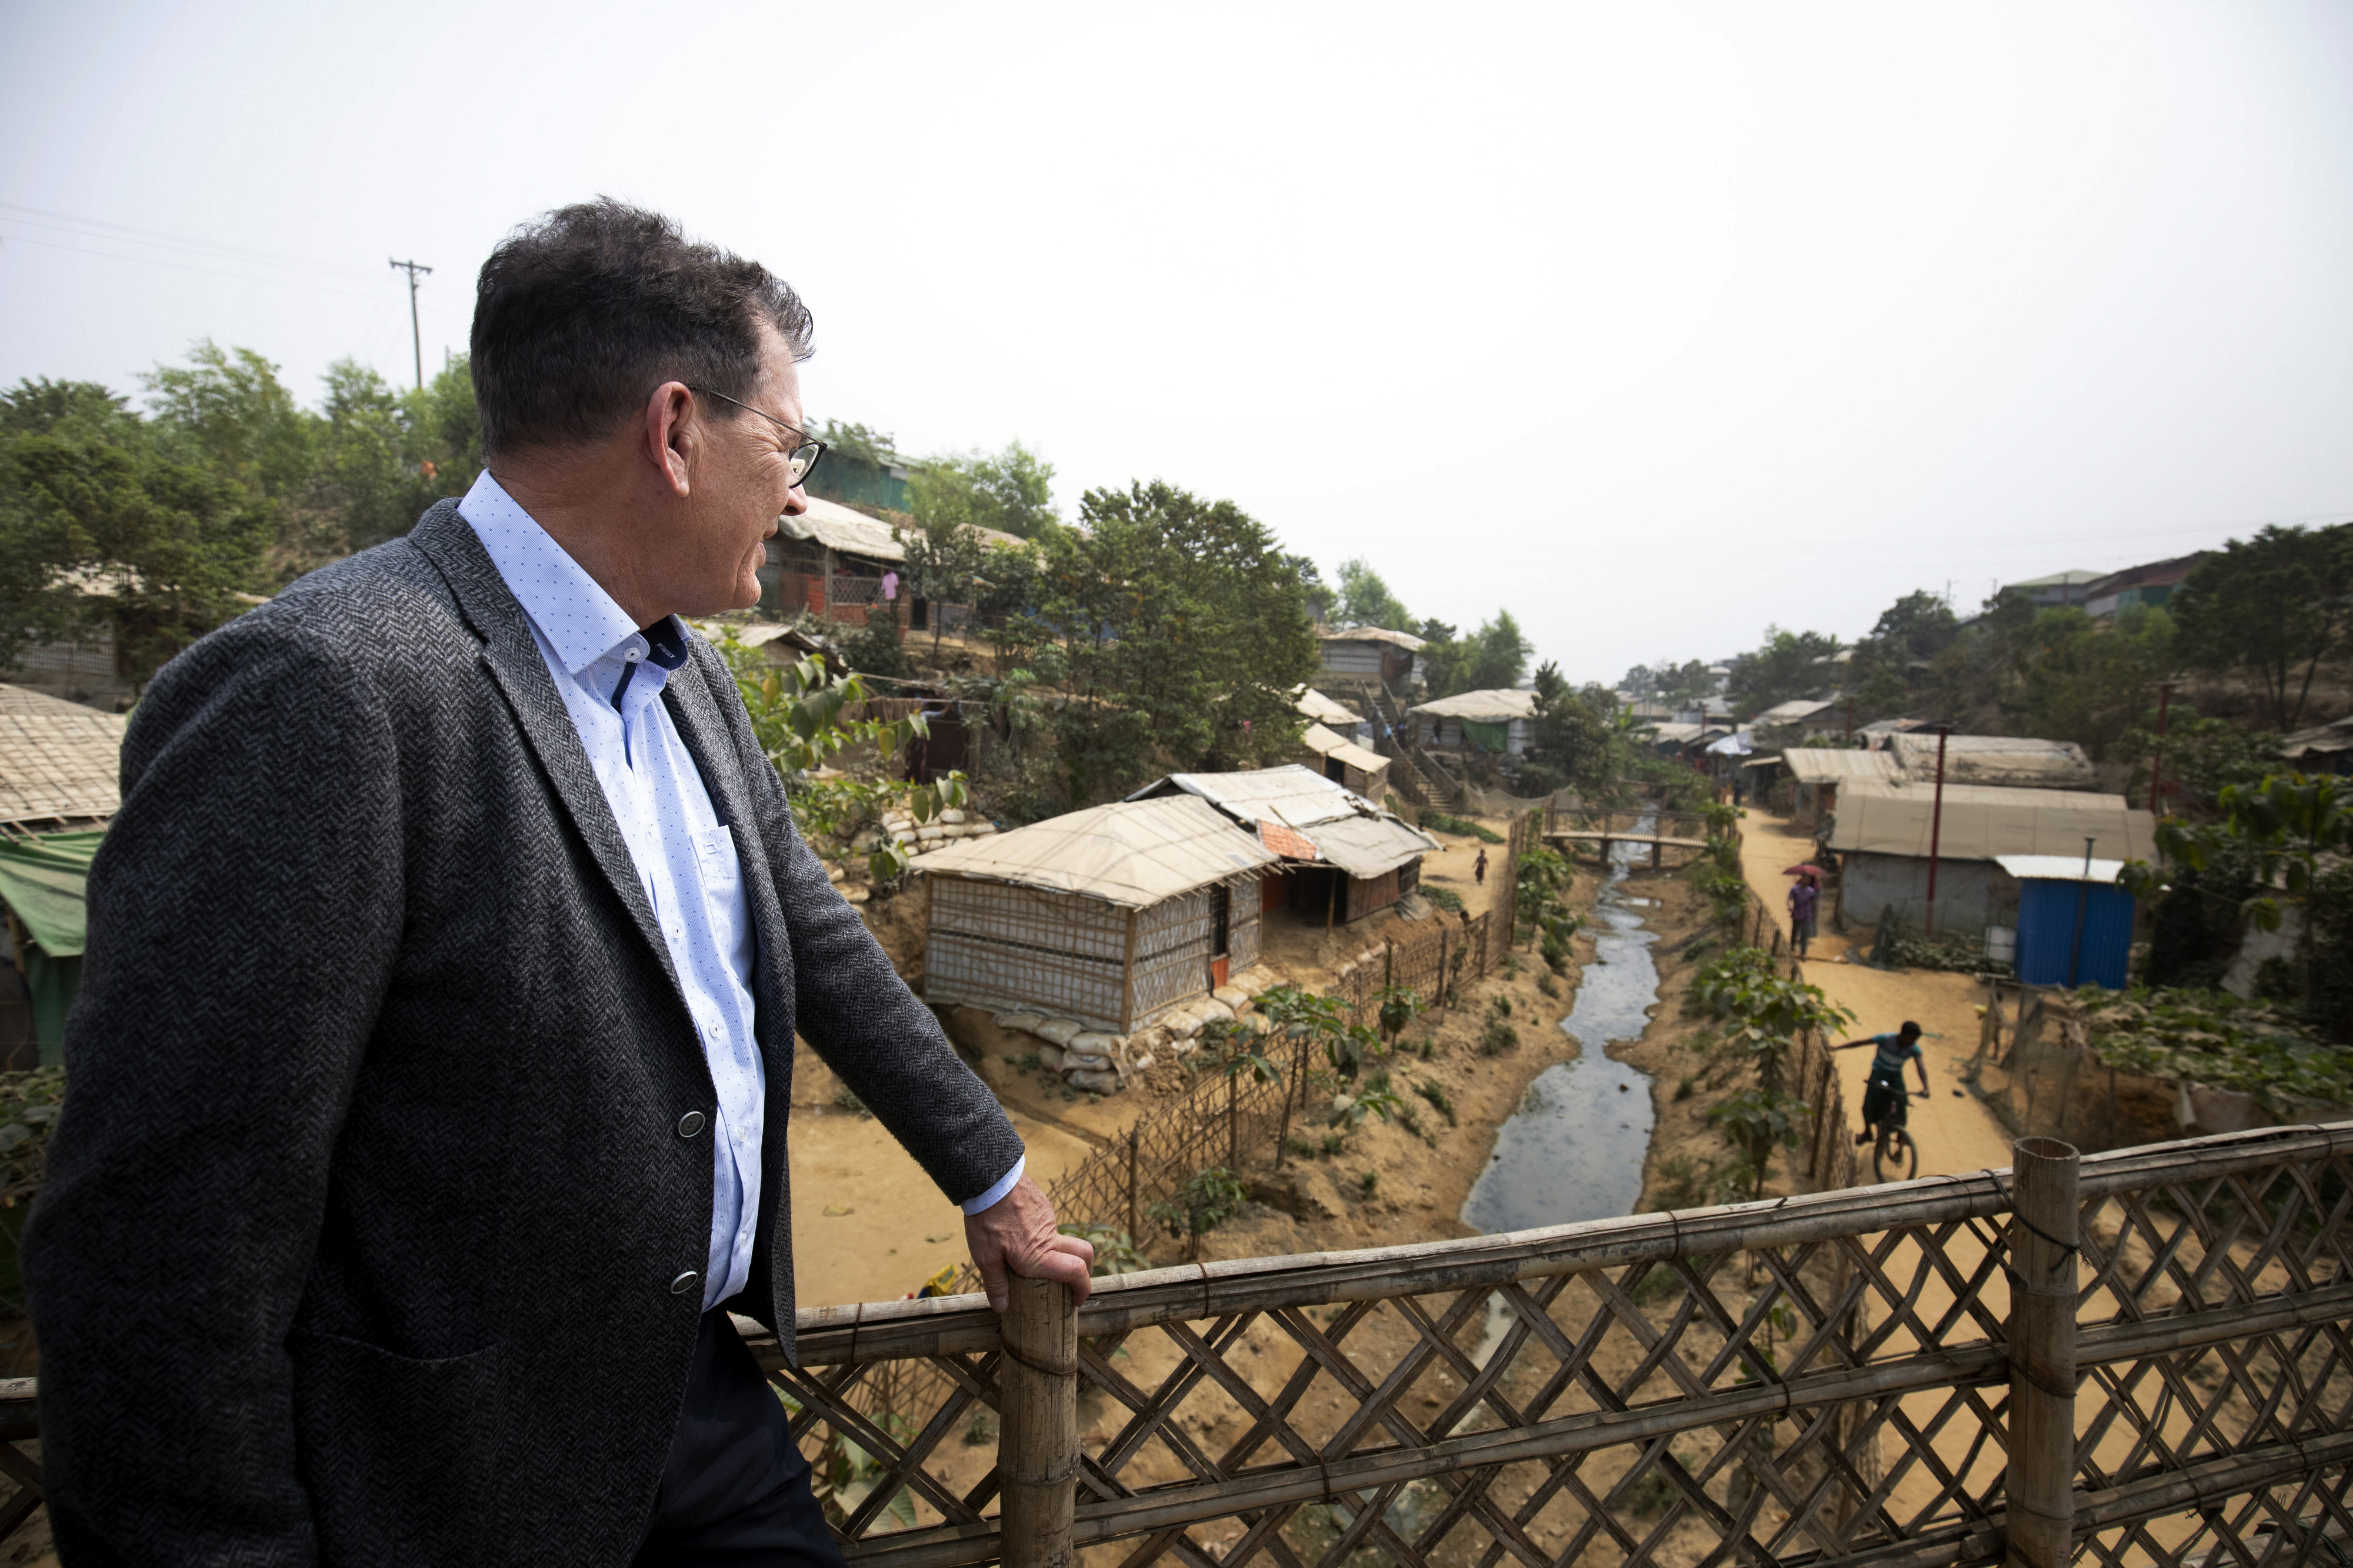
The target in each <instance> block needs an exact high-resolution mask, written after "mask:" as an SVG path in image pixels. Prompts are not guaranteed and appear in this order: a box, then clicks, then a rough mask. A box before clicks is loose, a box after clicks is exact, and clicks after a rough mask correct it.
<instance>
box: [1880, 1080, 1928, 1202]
mask: <svg viewBox="0 0 2353 1568" xmlns="http://www.w3.org/2000/svg"><path fill="white" fill-rule="evenodd" d="M1927 1098H1928V1095H1927V1091H1926V1090H1925V1089H1914V1090H1911V1091H1909V1092H1907V1093H1906V1094H1905V1096H1904V1098H1902V1099H1901V1100H1897V1101H1896V1102H1895V1108H1894V1115H1892V1116H1889V1117H1885V1118H1883V1119H1882V1120H1881V1121H1880V1123H1879V1136H1878V1138H1877V1139H1876V1140H1874V1141H1873V1143H1872V1145H1871V1173H1872V1174H1873V1176H1875V1177H1877V1178H1878V1179H1879V1180H1880V1181H1882V1182H1908V1181H1910V1180H1911V1179H1912V1176H1913V1173H1915V1172H1916V1171H1918V1170H1919V1168H1920V1145H1919V1143H1918V1142H1915V1140H1914V1138H1913V1136H1912V1134H1911V1133H1910V1132H1909V1131H1906V1130H1905V1125H1904V1124H1905V1122H1906V1121H1910V1120H1911V1110H1912V1101H1913V1100H1926V1099H1927ZM1891 1169H1892V1170H1893V1171H1894V1174H1893V1175H1890V1174H1889V1171H1890V1170H1891Z"/></svg>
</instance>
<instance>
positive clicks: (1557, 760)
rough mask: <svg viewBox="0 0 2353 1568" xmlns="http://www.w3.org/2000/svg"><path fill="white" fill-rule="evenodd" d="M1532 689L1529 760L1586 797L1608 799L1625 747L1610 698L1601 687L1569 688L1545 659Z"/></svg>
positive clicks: (1621, 768) (1624, 757)
mask: <svg viewBox="0 0 2353 1568" xmlns="http://www.w3.org/2000/svg"><path fill="white" fill-rule="evenodd" d="M1535 691H1536V712H1535V724H1534V725H1532V726H1531V729H1530V734H1529V738H1528V751H1529V755H1530V760H1531V761H1532V762H1534V763H1537V764H1538V765H1540V766H1542V767H1545V768H1547V769H1550V770H1552V771H1553V772H1555V773H1557V774H1558V775H1559V777H1560V781H1561V783H1562V784H1566V785H1567V787H1569V788H1571V789H1574V790H1575V791H1577V794H1578V795H1581V796H1582V797H1584V798H1585V799H1587V800H1588V801H1591V800H1599V799H1603V798H1605V797H1607V796H1608V795H1609V794H1610V792H1611V791H1612V790H1613V789H1615V787H1616V786H1617V783H1618V780H1619V779H1620V777H1621V776H1622V775H1623V774H1624V772H1625V763H1626V760H1627V752H1628V750H1629V747H1628V743H1627V731H1626V730H1625V729H1624V728H1623V727H1622V726H1621V725H1620V723H1619V721H1618V719H1619V708H1618V704H1617V701H1616V699H1615V698H1614V696H1613V695H1612V694H1611V693H1609V692H1607V691H1604V690H1603V689H1601V688H1600V687H1599V686H1588V687H1586V688H1585V689H1583V690H1582V691H1579V690H1576V689H1571V687H1570V686H1569V684H1568V681H1567V678H1565V677H1564V676H1563V675H1562V674H1561V673H1560V667H1559V666H1558V665H1556V664H1555V663H1553V662H1552V661H1551V660H1549V659H1547V660H1546V661H1545V662H1544V663H1543V664H1540V665H1538V666H1537V667H1536V674H1535Z"/></svg>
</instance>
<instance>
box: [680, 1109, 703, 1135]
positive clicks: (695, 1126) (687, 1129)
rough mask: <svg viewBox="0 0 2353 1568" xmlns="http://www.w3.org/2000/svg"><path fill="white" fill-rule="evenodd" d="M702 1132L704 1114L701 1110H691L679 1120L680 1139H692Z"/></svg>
mask: <svg viewBox="0 0 2353 1568" xmlns="http://www.w3.org/2000/svg"><path fill="white" fill-rule="evenodd" d="M700 1131H702V1112H701V1111H700V1110H690V1111H688V1112H687V1113H686V1114H685V1115H684V1116H681V1117H680V1118H679V1119H678V1135H679V1136H680V1137H681V1138H691V1137H693V1136H694V1135H695V1134H696V1133H698V1132H700Z"/></svg>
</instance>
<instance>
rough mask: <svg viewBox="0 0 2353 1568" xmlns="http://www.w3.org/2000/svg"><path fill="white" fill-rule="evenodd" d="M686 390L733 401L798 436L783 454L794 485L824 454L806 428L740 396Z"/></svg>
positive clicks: (705, 389)
mask: <svg viewBox="0 0 2353 1568" xmlns="http://www.w3.org/2000/svg"><path fill="white" fill-rule="evenodd" d="M687 390H688V391H689V392H691V393H695V394H697V395H701V396H703V397H715V398H717V399H719V401H720V402H722V403H733V404H734V405H735V406H736V407H738V408H740V409H742V410H744V413H746V414H756V415H758V416H760V417H761V418H763V419H765V420H766V421H767V422H768V423H769V424H771V425H774V426H776V427H777V428H778V429H780V430H789V431H791V432H792V433H793V434H794V435H796V436H797V437H800V445H799V446H797V447H792V448H791V449H790V450H788V451H787V452H786V454H785V465H786V467H787V468H791V469H792V471H793V483H794V484H796V485H798V484H801V483H804V482H805V481H807V479H808V477H809V473H810V471H811V470H812V469H814V468H816V467H817V460H818V458H822V457H824V456H825V443H824V442H822V441H819V440H816V439H814V438H812V437H810V435H809V433H808V432H807V431H806V430H802V429H799V428H797V427H796V426H790V425H787V424H786V423H785V422H784V421H783V420H781V419H779V418H777V417H776V416H775V415H773V414H771V413H769V412H768V411H767V410H766V409H765V408H754V407H753V406H752V405H750V404H748V403H745V402H744V401H743V400H741V399H740V398H733V397H730V396H728V395H726V394H725V393H723V392H713V391H712V390H711V389H710V388H709V387H707V386H691V385H690V386H689V387H688V388H687Z"/></svg>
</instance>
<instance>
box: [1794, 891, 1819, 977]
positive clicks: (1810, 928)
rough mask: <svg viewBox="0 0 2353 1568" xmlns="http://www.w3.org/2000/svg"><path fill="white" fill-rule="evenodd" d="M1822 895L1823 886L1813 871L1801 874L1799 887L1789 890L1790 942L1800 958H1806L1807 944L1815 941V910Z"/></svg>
mask: <svg viewBox="0 0 2353 1568" xmlns="http://www.w3.org/2000/svg"><path fill="white" fill-rule="evenodd" d="M1821 895H1822V890H1821V886H1820V883H1818V882H1816V881H1815V880H1814V874H1813V873H1812V872H1811V871H1806V872H1801V873H1799V877H1798V882H1797V886H1795V887H1793V888H1791V889H1789V941H1790V942H1791V944H1792V945H1794V946H1795V947H1796V948H1797V950H1798V956H1799V958H1803V957H1805V956H1806V944H1807V943H1808V942H1812V941H1813V940H1814V910H1815V906H1816V905H1817V904H1818V903H1819V902H1820V900H1821Z"/></svg>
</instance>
